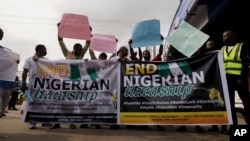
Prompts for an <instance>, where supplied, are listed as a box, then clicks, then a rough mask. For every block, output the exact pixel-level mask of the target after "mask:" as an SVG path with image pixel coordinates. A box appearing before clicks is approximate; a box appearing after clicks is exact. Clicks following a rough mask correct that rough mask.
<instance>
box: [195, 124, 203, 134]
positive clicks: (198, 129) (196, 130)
mask: <svg viewBox="0 0 250 141" xmlns="http://www.w3.org/2000/svg"><path fill="white" fill-rule="evenodd" d="M195 132H196V133H204V132H205V131H204V130H203V128H201V127H200V126H199V125H196V126H195Z"/></svg>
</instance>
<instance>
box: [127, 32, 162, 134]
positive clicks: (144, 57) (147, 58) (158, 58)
mask: <svg viewBox="0 0 250 141" xmlns="http://www.w3.org/2000/svg"><path fill="white" fill-rule="evenodd" d="M163 39H164V37H163V36H162V35H161V40H162V41H163ZM132 42H133V41H132V40H129V46H130V48H131V44H132ZM130 50H131V58H132V60H139V59H137V58H136V57H135V54H134V52H133V49H132V48H131V49H130ZM140 54H141V49H140V48H139V56H140V57H139V58H141V55H140ZM162 54H163V43H162V44H161V45H160V47H159V51H158V54H157V55H156V56H155V57H154V58H153V59H152V60H151V54H150V51H149V50H144V51H143V52H142V61H161V60H162V58H161V56H162ZM127 127H128V128H129V129H135V128H136V127H137V128H138V129H148V126H147V125H140V126H134V125H129V126H127ZM156 128H157V129H158V130H160V131H165V128H164V127H163V126H160V125H156Z"/></svg>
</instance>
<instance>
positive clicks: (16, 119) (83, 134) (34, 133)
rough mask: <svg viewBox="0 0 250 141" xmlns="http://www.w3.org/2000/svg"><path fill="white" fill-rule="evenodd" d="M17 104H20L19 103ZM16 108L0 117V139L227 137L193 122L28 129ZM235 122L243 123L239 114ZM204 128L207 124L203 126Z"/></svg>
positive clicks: (196, 140)
mask: <svg viewBox="0 0 250 141" xmlns="http://www.w3.org/2000/svg"><path fill="white" fill-rule="evenodd" d="M19 108H20V107H19ZM21 117H22V115H21V114H20V111H9V113H7V116H6V117H2V118H0V141H117V140H118V141H229V136H228V135H222V134H220V133H208V132H206V133H200V134H198V133H196V132H195V131H194V127H193V126H188V131H187V132H185V133H178V132H175V129H176V127H177V126H172V125H171V126H170V125H169V126H165V127H166V131H158V130H156V128H155V127H154V126H151V127H150V128H149V129H148V130H129V129H126V128H125V127H121V128H120V129H118V130H111V129H109V127H108V126H104V127H102V129H98V130H97V129H94V128H93V127H91V128H88V129H80V128H79V126H78V128H77V129H69V127H68V125H62V127H61V128H60V129H49V128H47V127H41V125H40V124H38V125H37V129H35V130H30V129H29V126H28V124H27V123H24V122H22V121H21ZM239 122H240V123H241V124H245V123H244V120H243V118H242V116H241V115H240V114H239ZM203 128H204V129H205V130H207V128H208V126H203Z"/></svg>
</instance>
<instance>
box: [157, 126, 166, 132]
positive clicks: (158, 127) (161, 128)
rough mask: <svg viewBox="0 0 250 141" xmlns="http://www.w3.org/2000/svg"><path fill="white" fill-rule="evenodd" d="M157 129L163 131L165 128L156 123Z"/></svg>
mask: <svg viewBox="0 0 250 141" xmlns="http://www.w3.org/2000/svg"><path fill="white" fill-rule="evenodd" d="M156 128H157V130H159V131H165V128H164V127H163V126H160V125H156Z"/></svg>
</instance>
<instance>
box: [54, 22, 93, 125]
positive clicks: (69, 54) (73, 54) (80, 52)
mask: <svg viewBox="0 0 250 141" xmlns="http://www.w3.org/2000/svg"><path fill="white" fill-rule="evenodd" d="M59 26H60V23H58V24H57V28H58V36H57V37H58V41H59V45H60V47H61V49H62V53H63V55H64V57H65V58H66V59H74V60H79V59H83V57H84V55H85V53H86V52H87V50H88V48H89V45H90V41H89V40H87V41H86V44H85V46H84V48H82V45H81V44H80V43H76V44H74V47H73V51H69V50H68V49H67V47H66V45H65V44H64V42H63V38H62V37H60V36H59ZM90 30H91V31H92V28H91V26H90ZM57 127H58V124H56V125H53V126H52V127H51V129H54V128H57ZM69 127H70V128H71V129H76V125H75V124H70V125H69ZM80 128H88V124H81V125H80Z"/></svg>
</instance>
